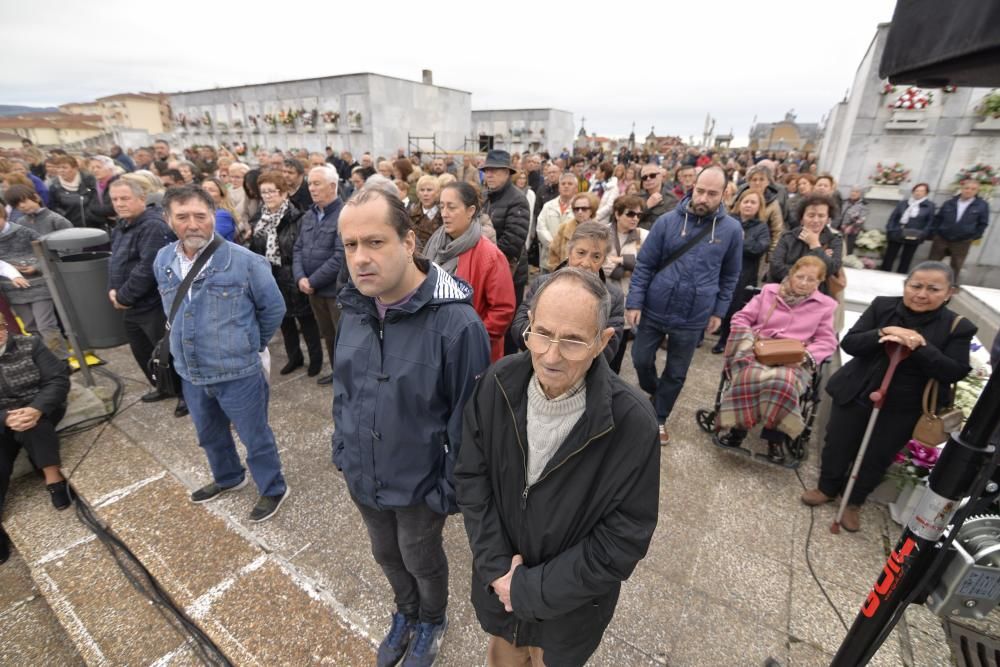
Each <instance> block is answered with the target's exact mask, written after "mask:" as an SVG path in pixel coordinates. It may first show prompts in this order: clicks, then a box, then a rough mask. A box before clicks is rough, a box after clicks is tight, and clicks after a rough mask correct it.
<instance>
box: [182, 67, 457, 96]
mask: <svg viewBox="0 0 1000 667" xmlns="http://www.w3.org/2000/svg"><path fill="white" fill-rule="evenodd" d="M354 76H377V77H379V78H382V79H394V80H396V81H405V82H406V83H412V84H414V85H417V86H430V87H432V88H443V89H445V90H453V91H455V92H458V93H465V94H466V95H471V94H472V93H471V92H469V91H468V90H459V89H458V88H449V87H447V86H439V85H437V84H436V83H424V82H423V81H413V80H412V79H404V78H402V77H398V76H387V75H385V74H376V73H375V72H354V73H353V74H333V75H331V76H314V77H309V78H307V79H288V80H285V81H264V82H261V83H245V84H242V85H239V86H218V87H216V88H201V89H198V90H178V91H174V92H172V93H165V94H166V95H191V94H194V93H208V92H212V91H214V90H236V89H238V88H259V87H261V86H280V85H284V84H289V83H305V82H307V81H324V80H326V79H347V78H350V77H354Z"/></svg>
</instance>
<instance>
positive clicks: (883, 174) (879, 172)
mask: <svg viewBox="0 0 1000 667" xmlns="http://www.w3.org/2000/svg"><path fill="white" fill-rule="evenodd" d="M909 178H910V170H909V169H906V168H905V167H903V164H902V163H901V162H897V163H895V164H892V165H888V164H886V165H884V164H882V163H881V162H879V163H878V164H876V165H875V173H874V174H872V175H871V176H869V177H868V180H870V181H872V182H873V183H875V185H899V184H900V183H902V182H904V181H906V180H909Z"/></svg>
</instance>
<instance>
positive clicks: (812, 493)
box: [801, 489, 833, 507]
mask: <svg viewBox="0 0 1000 667" xmlns="http://www.w3.org/2000/svg"><path fill="white" fill-rule="evenodd" d="M801 500H802V502H803V503H804V504H806V505H809V506H810V507H816V506H817V505H824V504H826V503H828V502H830V501H831V500H833V498H831V497H830V496H828V495H826V494H825V493H823V492H822V491H820V490H819V489H809V490H808V491H806V492H805V493H803V494H802V498H801Z"/></svg>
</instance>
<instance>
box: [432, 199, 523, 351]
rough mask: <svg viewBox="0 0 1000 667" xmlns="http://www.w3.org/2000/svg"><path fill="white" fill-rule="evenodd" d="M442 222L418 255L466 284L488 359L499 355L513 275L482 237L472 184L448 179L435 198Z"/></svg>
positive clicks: (511, 312)
mask: <svg viewBox="0 0 1000 667" xmlns="http://www.w3.org/2000/svg"><path fill="white" fill-rule="evenodd" d="M439 206H440V209H441V220H442V225H441V227H439V228H438V229H437V231H435V232H434V233H433V234H432V235H431V237H430V238H429V239H428V240H427V244H426V245H425V246H424V253H423V254H424V256H425V257H427V259H429V260H431V261H432V262H435V263H436V264H438V265H439V266H440V267H441V268H443V269H444V270H445V271H447V272H448V273H450V274H452V275H453V276H458V277H459V278H461V279H462V280H464V281H466V282H467V283H469V284H470V285H472V306H473V307H474V308H475V309H476V313H477V314H478V315H479V318H480V319H481V320H482V321H483V324H484V325H485V326H486V333H487V334H489V337H490V361H491V362H496V361H498V360H499V359H500V358H501V357H502V356H503V343H504V334H506V333H507V328H508V327H509V326H510V323H511V320H513V319H514V307H515V300H514V279H513V278H512V277H511V274H510V266H509V263H508V262H507V258H506V257H505V256H504V254H503V253H502V252H501V251H500V249H499V248H498V247H497V246H496V245H495V244H494V243H491V242H490V241H489V240H488V239H486V238H485V237H484V236H483V231H482V226H481V225H480V222H479V213H480V210H481V204H480V201H479V193H478V192H477V191H476V188H475V186H473V185H470V184H469V183H466V182H464V181H456V182H454V183H449V184H448V185H446V186H444V188H442V189H441V194H440V197H439Z"/></svg>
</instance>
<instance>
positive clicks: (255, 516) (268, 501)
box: [250, 484, 289, 523]
mask: <svg viewBox="0 0 1000 667" xmlns="http://www.w3.org/2000/svg"><path fill="white" fill-rule="evenodd" d="M288 491H289V489H288V485H287V484H286V485H285V492H284V493H282V494H281V495H280V496H261V497H260V498H259V499H258V500H257V504H256V505H254V506H253V510H251V511H250V521H252V522H253V523H260V522H261V521H267V520H268V519H270V518H271V517H272V516H274V513H275V512H277V511H278V508H279V507H281V503H283V502H285V498H287V497H288Z"/></svg>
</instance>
